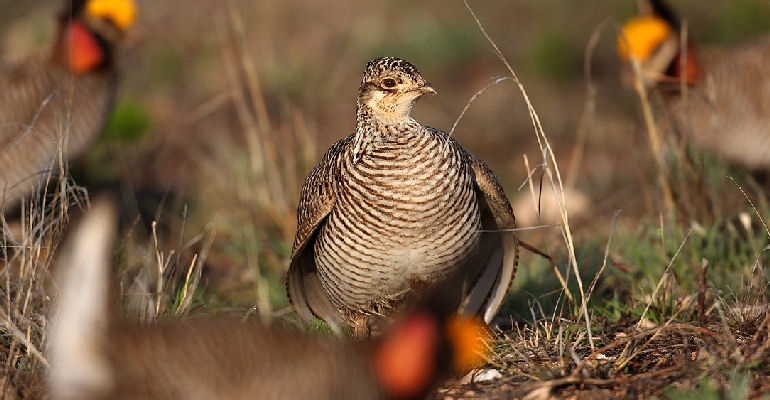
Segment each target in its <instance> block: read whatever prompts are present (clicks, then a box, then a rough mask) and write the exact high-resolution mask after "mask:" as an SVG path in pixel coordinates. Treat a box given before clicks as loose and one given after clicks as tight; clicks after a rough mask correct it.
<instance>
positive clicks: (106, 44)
mask: <svg viewBox="0 0 770 400" xmlns="http://www.w3.org/2000/svg"><path fill="white" fill-rule="evenodd" d="M66 3H67V5H66V6H65V10H64V12H62V14H61V15H60V17H59V22H60V26H59V28H58V36H57V38H56V40H55V42H54V45H53V48H52V52H51V55H50V56H45V57H43V56H31V57H29V58H27V59H25V60H22V61H21V62H17V63H0V87H2V88H3V95H2V96H0V204H3V205H4V206H5V207H6V208H8V207H11V206H13V205H14V204H15V203H16V202H18V201H19V200H20V199H21V198H22V197H23V196H25V195H27V194H29V193H30V192H32V190H33V189H34V188H35V187H36V186H37V185H38V183H39V182H40V181H41V179H42V178H43V177H45V176H46V172H48V171H51V170H53V171H54V172H56V171H58V165H59V161H60V158H61V160H62V161H64V162H66V161H68V160H71V159H73V158H75V157H77V156H79V155H80V154H82V153H83V151H84V150H85V149H86V148H87V147H88V146H89V145H90V144H91V143H92V142H93V141H94V139H95V138H96V136H97V135H98V134H99V132H100V130H101V128H102V126H103V125H104V122H105V120H106V117H107V114H108V113H109V110H110V109H111V107H112V103H113V99H114V93H115V87H116V73H115V68H114V60H113V57H114V48H113V46H114V45H115V42H116V41H118V40H119V39H120V38H121V37H122V34H123V32H122V28H126V27H127V25H126V26H123V25H125V24H127V23H130V22H133V15H130V16H129V17H130V18H127V17H126V15H125V14H126V10H127V8H126V7H128V6H131V5H133V3H131V2H130V1H125V0H124V1H122V2H120V3H121V4H120V7H119V10H118V11H116V12H119V13H120V15H112V14H111V12H112V11H111V10H110V8H109V7H106V8H102V9H99V10H98V11H99V14H98V15H90V14H89V13H88V10H89V8H88V5H89V1H86V0H74V1H67V2H66ZM105 4H106V5H107V6H109V4H108V3H105ZM103 5H104V4H103ZM129 11H130V10H129ZM131 12H133V11H131ZM111 18H118V19H120V22H112V19H111ZM105 19H106V21H110V22H105ZM121 24H123V25H121ZM129 25H130V24H129ZM60 148H61V151H62V153H61V154H59V149H60Z"/></svg>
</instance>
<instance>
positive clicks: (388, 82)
mask: <svg viewBox="0 0 770 400" xmlns="http://www.w3.org/2000/svg"><path fill="white" fill-rule="evenodd" d="M382 87H384V88H385V89H393V88H394V87H396V80H395V79H393V78H385V79H383V80H382Z"/></svg>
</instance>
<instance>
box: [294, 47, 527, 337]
mask: <svg viewBox="0 0 770 400" xmlns="http://www.w3.org/2000/svg"><path fill="white" fill-rule="evenodd" d="M426 93H435V90H434V89H433V88H432V87H431V86H430V85H428V84H427V83H426V82H425V80H424V79H423V78H422V76H421V75H420V73H419V71H418V70H417V68H415V67H414V66H413V65H412V64H410V63H409V62H407V61H405V60H402V59H398V58H392V57H384V58H378V59H375V60H372V61H370V62H369V63H368V64H367V65H366V68H365V71H364V75H363V80H362V81H361V86H360V88H359V91H358V100H357V104H356V108H357V109H356V130H355V133H354V134H352V135H350V136H348V137H346V138H343V139H341V140H339V141H338V142H337V143H335V144H334V145H332V147H331V148H330V149H329V150H328V151H327V152H326V154H325V155H324V156H323V158H322V159H321V161H320V163H319V164H318V165H317V166H316V167H315V168H313V170H312V171H311V172H310V174H309V176H308V177H307V179H306V180H305V183H304V185H303V187H302V191H301V194H300V200H299V206H298V209H297V234H296V236H295V239H294V246H293V250H292V256H291V262H290V266H289V271H288V276H287V291H288V295H289V299H290V300H291V302H292V305H293V306H294V309H295V310H296V312H297V314H298V315H299V317H300V318H301V319H303V320H306V321H308V320H310V319H312V317H313V316H314V315H315V316H317V317H319V318H321V319H323V320H324V321H326V322H327V323H328V324H329V325H330V326H331V328H332V329H333V330H334V331H336V332H339V331H340V330H341V328H342V327H343V326H345V325H348V326H351V327H352V328H353V329H354V332H355V333H356V335H357V336H361V335H365V334H367V333H368V332H369V329H370V324H371V323H374V322H376V321H377V320H379V319H380V318H379V317H387V316H389V315H390V314H392V312H393V310H394V309H397V308H398V306H399V304H401V303H402V302H403V301H404V299H405V298H407V297H409V296H411V295H413V294H417V295H419V292H420V291H421V288H423V287H424V286H426V285H430V284H431V283H433V282H435V281H436V280H438V279H440V278H442V277H445V276H446V275H447V274H449V273H451V272H452V271H457V270H464V269H465V270H470V269H472V270H474V271H479V273H478V274H475V275H473V276H472V277H471V279H469V281H468V282H467V285H466V287H465V289H463V290H458V292H457V293H445V294H444V295H445V296H448V297H451V298H454V299H455V300H456V302H457V304H458V305H461V306H462V311H463V312H464V313H468V314H481V315H482V316H483V318H484V320H485V321H486V322H487V323H488V322H489V321H490V320H491V319H492V317H493V316H494V315H495V313H496V312H497V311H498V309H499V308H500V305H501V302H502V301H503V298H504V297H505V295H506V293H507V291H508V288H509V286H510V283H511V281H512V279H513V276H514V274H515V272H516V265H517V261H518V260H517V258H518V243H517V240H516V237H515V236H514V234H513V233H512V232H511V229H512V228H514V227H515V224H516V223H515V218H514V215H513V211H512V209H511V205H510V204H509V202H508V199H507V198H506V196H505V193H504V192H503V189H502V187H501V186H500V183H499V182H498V180H497V178H496V177H495V176H494V174H493V173H492V171H491V170H490V169H489V167H487V165H486V164H485V163H484V162H483V161H481V160H480V159H479V158H478V157H476V156H475V155H473V154H471V153H469V152H468V151H466V150H465V149H463V148H462V147H461V146H460V145H459V144H458V143H457V141H455V139H454V138H452V137H450V136H449V135H448V134H446V133H445V132H442V131H440V130H437V129H434V128H431V127H428V126H424V125H421V124H420V123H419V122H417V121H415V120H414V119H413V118H412V117H411V110H412V106H413V105H414V102H415V100H416V99H417V98H418V97H420V96H422V95H423V94H426ZM461 303H462V304H461Z"/></svg>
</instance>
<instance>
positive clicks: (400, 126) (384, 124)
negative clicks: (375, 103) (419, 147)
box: [353, 100, 420, 162]
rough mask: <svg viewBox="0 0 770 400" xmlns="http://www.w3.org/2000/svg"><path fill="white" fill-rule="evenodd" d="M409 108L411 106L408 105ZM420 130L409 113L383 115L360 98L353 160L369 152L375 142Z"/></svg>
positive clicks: (418, 124)
mask: <svg viewBox="0 0 770 400" xmlns="http://www.w3.org/2000/svg"><path fill="white" fill-rule="evenodd" d="M410 109H411V107H410ZM418 132H420V123H419V122H417V121H415V119H414V118H412V116H411V115H410V114H409V113H405V114H401V116H400V117H399V118H393V116H392V115H387V114H385V115H383V113H382V112H381V110H379V109H373V108H372V107H370V106H369V105H367V104H364V103H362V102H361V101H360V100H359V101H358V103H357V108H356V133H355V140H354V150H353V153H354V157H353V160H354V162H355V161H356V160H358V159H360V158H361V157H362V156H363V155H365V154H366V153H367V152H369V151H370V150H371V149H372V147H373V146H376V145H377V143H383V142H388V141H393V139H396V141H398V139H399V138H402V137H405V136H410V135H414V134H415V133H418ZM402 139H403V138H402Z"/></svg>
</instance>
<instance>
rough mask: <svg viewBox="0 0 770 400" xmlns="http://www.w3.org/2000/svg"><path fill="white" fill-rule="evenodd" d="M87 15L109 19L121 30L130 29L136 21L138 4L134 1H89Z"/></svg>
mask: <svg viewBox="0 0 770 400" xmlns="http://www.w3.org/2000/svg"><path fill="white" fill-rule="evenodd" d="M86 13H88V14H89V15H91V16H92V17H96V18H107V19H110V20H112V22H113V23H114V24H115V25H116V26H117V27H118V28H120V29H123V30H125V29H128V28H130V27H131V26H133V25H134V21H135V20H136V3H134V1H133V0H89V1H88V4H86Z"/></svg>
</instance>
